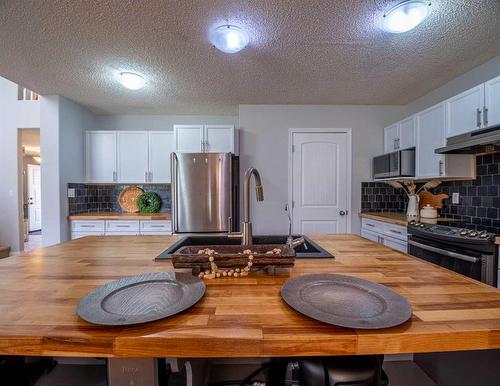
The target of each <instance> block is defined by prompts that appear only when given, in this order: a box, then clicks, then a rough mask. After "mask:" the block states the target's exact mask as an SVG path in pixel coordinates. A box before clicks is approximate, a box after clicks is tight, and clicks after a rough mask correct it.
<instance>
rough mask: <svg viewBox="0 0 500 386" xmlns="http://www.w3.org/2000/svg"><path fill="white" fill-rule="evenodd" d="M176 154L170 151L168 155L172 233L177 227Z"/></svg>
mask: <svg viewBox="0 0 500 386" xmlns="http://www.w3.org/2000/svg"><path fill="white" fill-rule="evenodd" d="M177 161H178V160H177V155H176V154H175V153H172V154H171V155H170V164H171V171H170V173H171V189H172V228H173V233H176V232H177V231H178V229H179V227H178V221H177V210H178V207H177V184H178V181H177Z"/></svg>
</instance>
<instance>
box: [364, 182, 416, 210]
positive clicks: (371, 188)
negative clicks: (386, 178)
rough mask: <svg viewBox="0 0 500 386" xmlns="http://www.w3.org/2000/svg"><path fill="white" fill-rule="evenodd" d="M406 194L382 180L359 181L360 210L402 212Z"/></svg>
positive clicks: (404, 208) (404, 207)
mask: <svg viewBox="0 0 500 386" xmlns="http://www.w3.org/2000/svg"><path fill="white" fill-rule="evenodd" d="M406 201H407V200H406V195H404V194H402V192H401V191H400V189H394V188H393V187H392V186H389V185H387V184H386V183H384V182H362V183H361V211H362V212H404V211H405V210H406Z"/></svg>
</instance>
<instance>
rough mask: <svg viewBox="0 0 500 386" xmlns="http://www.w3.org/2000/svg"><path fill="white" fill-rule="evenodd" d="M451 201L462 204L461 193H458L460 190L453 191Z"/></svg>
mask: <svg viewBox="0 0 500 386" xmlns="http://www.w3.org/2000/svg"><path fill="white" fill-rule="evenodd" d="M451 203H452V204H460V193H458V192H455V193H452V195H451Z"/></svg>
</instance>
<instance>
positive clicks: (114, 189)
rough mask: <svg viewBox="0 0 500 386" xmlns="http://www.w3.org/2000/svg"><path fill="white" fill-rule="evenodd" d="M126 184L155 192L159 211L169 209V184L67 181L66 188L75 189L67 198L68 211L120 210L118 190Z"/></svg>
mask: <svg viewBox="0 0 500 386" xmlns="http://www.w3.org/2000/svg"><path fill="white" fill-rule="evenodd" d="M128 186H139V187H141V188H142V189H144V191H145V192H156V193H158V194H159V196H160V197H161V202H162V204H161V208H160V212H170V211H171V205H172V201H171V194H170V184H161V185H157V184H155V185H148V184H145V185H135V184H133V185H103V184H74V183H69V184H68V189H69V188H73V189H75V197H74V198H68V213H69V214H70V215H72V214H78V213H92V212H121V211H122V210H121V208H120V205H119V204H118V197H119V195H120V192H121V191H122V190H123V189H124V188H126V187H128Z"/></svg>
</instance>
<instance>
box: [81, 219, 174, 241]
mask: <svg viewBox="0 0 500 386" xmlns="http://www.w3.org/2000/svg"><path fill="white" fill-rule="evenodd" d="M171 234H172V223H171V221H167V220H74V221H71V239H72V240H74V239H79V238H81V237H85V236H147V235H153V236H154V235H171Z"/></svg>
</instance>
